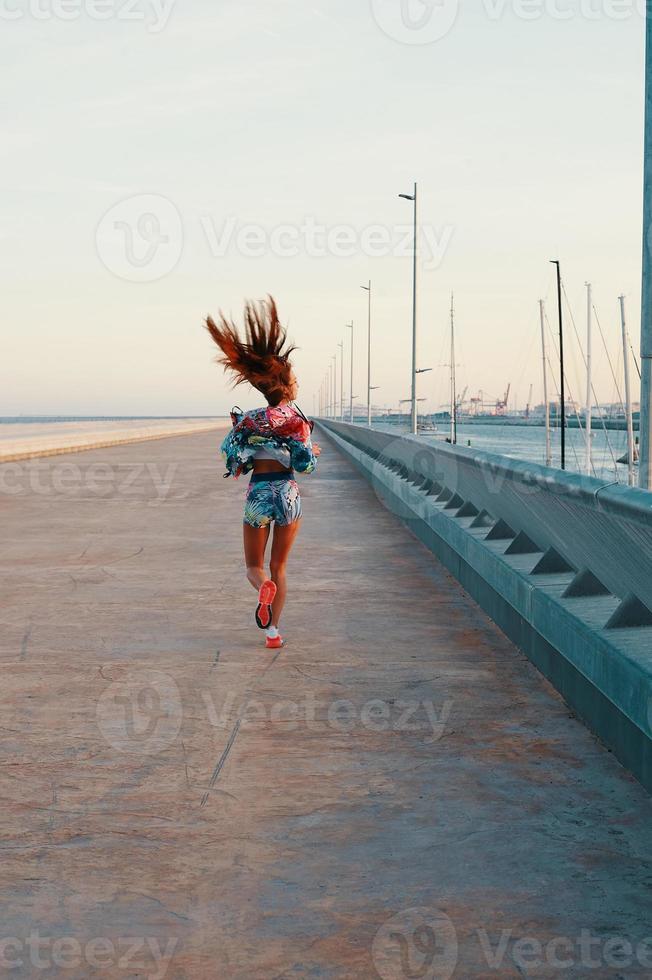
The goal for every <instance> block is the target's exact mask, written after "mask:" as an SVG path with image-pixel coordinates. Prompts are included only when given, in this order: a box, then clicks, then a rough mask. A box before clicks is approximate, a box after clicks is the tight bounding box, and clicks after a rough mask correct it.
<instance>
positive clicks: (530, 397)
mask: <svg viewBox="0 0 652 980" xmlns="http://www.w3.org/2000/svg"><path fill="white" fill-rule="evenodd" d="M533 391H534V385H530V394H529V395H528V398H527V407H526V409H525V418H526V419H529V417H530V409H531V408H532V392H533Z"/></svg>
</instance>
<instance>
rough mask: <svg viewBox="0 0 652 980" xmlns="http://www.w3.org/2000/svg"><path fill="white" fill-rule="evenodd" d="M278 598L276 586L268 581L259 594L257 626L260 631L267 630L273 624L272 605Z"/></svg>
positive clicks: (264, 583)
mask: <svg viewBox="0 0 652 980" xmlns="http://www.w3.org/2000/svg"><path fill="white" fill-rule="evenodd" d="M275 598H276V584H275V583H274V582H272V581H271V579H268V580H267V581H266V582H263V584H262V585H261V587H260V591H259V592H258V606H257V607H256V624H257V626H258V629H261V630H266V629H267V627H268V626H270V625H271V622H272V603H273V602H274V599H275Z"/></svg>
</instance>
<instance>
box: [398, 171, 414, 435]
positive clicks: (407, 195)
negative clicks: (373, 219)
mask: <svg viewBox="0 0 652 980" xmlns="http://www.w3.org/2000/svg"><path fill="white" fill-rule="evenodd" d="M399 197H402V198H404V199H405V200H406V201H413V202H414V251H413V256H412V425H411V428H412V435H416V434H417V185H416V183H415V185H414V193H413V194H399Z"/></svg>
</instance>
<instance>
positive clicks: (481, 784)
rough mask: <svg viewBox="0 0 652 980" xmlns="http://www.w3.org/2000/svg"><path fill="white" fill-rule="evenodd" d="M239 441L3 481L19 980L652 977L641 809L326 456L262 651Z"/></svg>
mask: <svg viewBox="0 0 652 980" xmlns="http://www.w3.org/2000/svg"><path fill="white" fill-rule="evenodd" d="M219 438H220V436H219V433H205V434H201V435H193V436H186V437H182V438H169V439H164V440H160V441H155V442H148V443H140V444H137V445H129V446H122V447H116V448H113V449H104V450H100V451H93V452H88V453H83V454H80V455H77V456H75V457H74V459H71V458H68V459H58V458H53V459H48V460H43V461H41V462H40V463H38V464H35V463H34V462H33V461H32V462H29V463H23V464H13V465H12V464H9V466H11V468H9V466H8V465H3V466H0V513H1V515H2V542H3V543H2V550H1V553H0V577H1V595H2V600H1V601H2V606H1V610H0V615H1V623H0V636H1V661H2V662H1V665H0V669H1V671H2V683H1V684H0V699H1V721H0V726H1V727H0V739H1V749H0V779H1V784H0V791H1V797H0V799H1V801H2V810H1V815H0V849H1V856H2V861H1V862H0V923H1V926H0V976H12V977H13V976H15V977H48V978H49V977H66V978H68V977H70V978H75V980H77V978H79V980H83V978H87V977H107V978H114V977H116V978H118V977H120V978H136V977H138V978H142V977H157V978H160V977H163V976H165V977H168V978H173V980H191V978H200V980H204V978H206V980H232V978H233V980H257V978H261V980H262V978H264V980H274V978H275V980H282V978H304V977H305V978H374V977H381V978H391V980H394V978H396V980H401V978H404V977H410V976H411V977H423V978H436V980H440V978H448V977H455V978H459V980H466V978H469V977H478V978H480V977H481V978H486V977H509V978H511V977H560V976H561V977H572V978H578V980H579V978H587V977H591V978H593V977H595V978H603V977H605V978H606V977H613V978H629V977H633V976H640V977H650V976H652V914H651V912H652V861H651V858H650V855H651V854H652V821H651V820H650V815H651V810H650V802H649V797H648V796H647V794H646V793H645V792H644V790H643V789H642V788H641V787H640V786H639V785H638V784H637V783H636V782H635V781H634V779H633V778H632V777H630V776H629V775H628V774H627V773H626V772H625V771H624V770H623V769H622V768H621V767H620V765H619V764H618V763H617V762H616V761H615V759H614V758H613V757H612V756H611V755H610V754H609V753H608V752H607V751H606V750H605V749H604V748H603V747H602V746H601V745H600V744H599V743H598V742H597V741H596V740H595V739H594V738H593V737H592V736H591V735H590V734H589V732H588V731H587V730H586V729H585V728H584V726H583V725H582V724H580V723H579V722H578V721H577V720H576V719H574V718H573V717H572V716H571V714H570V712H569V711H568V709H567V708H566V707H565V705H564V703H563V702H562V701H561V699H560V698H559V697H558V696H557V694H556V693H555V692H554V690H553V689H552V688H551V687H550V686H549V685H548V684H547V683H546V682H545V681H544V680H543V679H542V677H541V676H540V675H539V674H538V673H537V671H536V670H535V669H534V667H532V666H531V664H530V663H529V662H528V661H527V660H526V659H525V657H524V656H522V655H521V654H520V653H519V652H518V651H517V650H516V649H515V648H514V647H513V646H512V645H511V644H510V643H509V642H508V641H507V640H506V639H505V637H504V636H503V635H502V634H501V633H500V631H499V630H498V629H497V628H496V627H495V626H494V625H493V624H492V623H491V622H490V621H489V620H488V618H487V617H486V616H485V615H484V614H483V613H482V612H481V611H480V610H479V608H478V607H477V606H476V605H475V604H474V603H473V602H472V601H471V600H470V599H469V598H468V597H467V596H466V595H465V594H464V593H463V592H462V591H461V589H460V587H459V586H458V585H457V583H456V582H455V581H454V580H453V579H452V578H451V577H450V576H449V575H448V574H447V573H446V572H445V571H444V569H443V568H442V566H441V565H440V564H439V563H438V562H437V561H436V559H435V558H434V557H433V556H432V555H431V554H430V553H429V552H428V551H427V550H426V549H425V548H424V547H423V546H422V545H421V544H419V543H418V542H417V541H416V540H415V539H414V538H413V537H412V536H411V535H410V533H409V532H408V531H407V530H406V529H405V528H404V527H403V526H402V525H401V524H400V523H399V522H398V520H397V519H396V517H395V516H393V515H392V514H391V513H389V512H388V511H386V510H385V509H384V508H383V507H382V506H381V505H380V503H379V502H378V501H377V499H376V498H375V496H374V493H373V490H372V488H371V487H370V486H369V485H368V484H367V483H366V482H365V481H364V480H363V479H362V478H361V477H360V476H358V475H357V473H356V472H355V470H354V469H353V467H352V466H351V464H350V463H349V462H348V461H346V460H345V459H344V458H343V457H342V456H341V455H340V454H339V452H338V451H337V450H336V449H335V448H334V446H333V445H332V444H331V443H330V442H329V440H328V439H327V438H323V439H320V442H322V445H323V448H324V453H323V456H322V460H321V463H320V467H319V472H318V474H317V475H315V476H313V477H307V478H303V479H302V482H301V486H302V490H303V495H304V515H305V517H304V526H303V528H302V530H301V533H300V536H299V539H298V543H297V545H296V549H295V552H294V555H293V561H292V564H291V568H290V582H291V590H292V592H291V596H290V600H289V603H288V607H287V611H286V616H285V619H284V623H283V628H284V629H283V631H284V633H285V634H286V636H287V640H288V643H287V646H286V648H285V649H284V650H283V651H281V653H280V654H278V653H276V652H274V653H273V652H271V651H266V650H265V649H264V647H262V646H261V639H260V637H261V634H260V633H259V632H258V631H257V630H256V629H255V626H253V605H252V598H253V592H252V590H251V589H250V587H249V586H248V585H247V583H246V581H245V580H244V575H243V569H242V555H241V530H240V523H241V510H242V503H243V496H244V492H245V484H244V482H240V483H235V482H234V481H232V480H228V481H227V480H223V479H222V472H223V470H222V466H221V462H220V461H219V460H218V459H217V455H216V446H217V444H218V442H219ZM416 910H420V911H416ZM646 938H648V939H649V942H648V943H647V944H646V943H645V942H644V940H645V939H646Z"/></svg>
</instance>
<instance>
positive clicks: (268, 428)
mask: <svg viewBox="0 0 652 980" xmlns="http://www.w3.org/2000/svg"><path fill="white" fill-rule="evenodd" d="M231 418H232V419H233V428H232V429H231V431H230V432H229V434H228V435H227V437H226V439H225V440H224V442H223V443H222V447H221V452H222V458H223V459H224V463H225V465H226V470H227V471H226V473H225V474H224V475H225V476H233V477H235V478H236V480H237V478H238V477H239V476H240V475H241V474H243V473H249V472H250V470H252V469H253V466H254V464H253V458H254V456H255V455H256V452H257V451H258V450H259V449H264V450H265V451H266V452H269V453H270V454H273V453H274V452H275V451H279V459H280V460H283V459H284V458H285V460H287V457H288V452H289V459H290V465H291V467H292V469H294V470H296V471H297V472H298V473H312V472H313V470H314V469H315V467H316V465H317V460H316V458H315V455H314V453H313V451H312V442H311V439H310V426H309V425H308V424H307V422H306V421H305V420H304V419H303V418H302V416H301V415H299V413H298V412H297V411H296V409H295V408H293V407H292V406H291V405H279V406H278V407H277V408H272V407H271V406H268V407H267V408H254V409H252V410H251V411H250V412H244V413H242V414H240V413H235V414H234V413H232V415H231Z"/></svg>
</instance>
